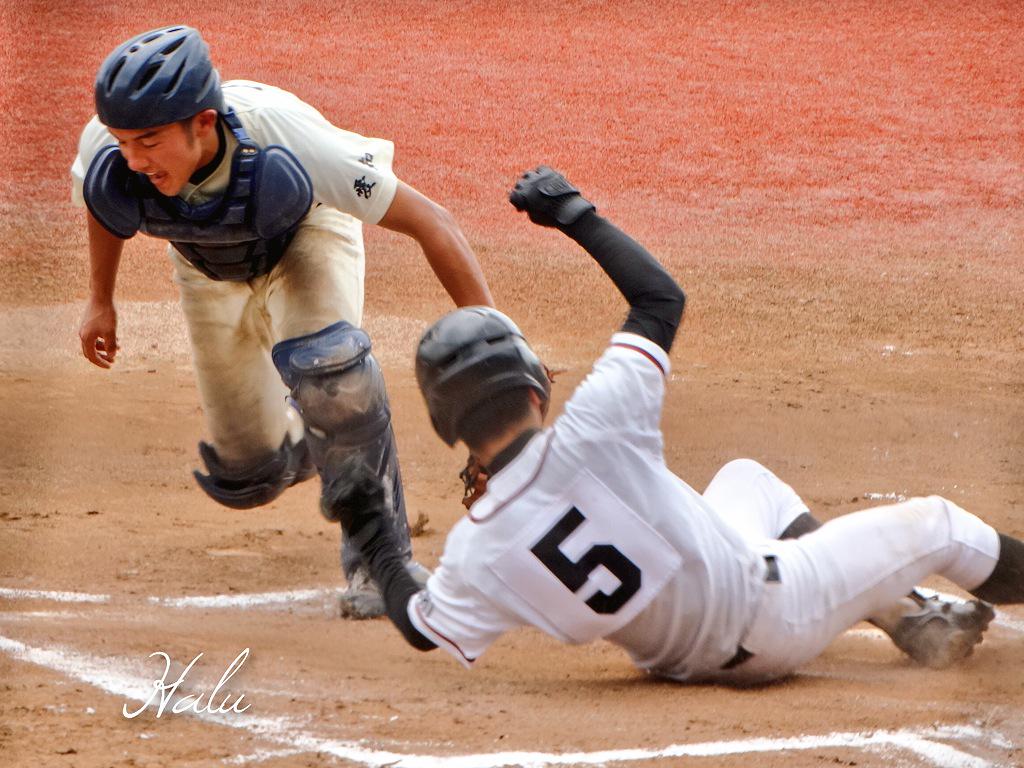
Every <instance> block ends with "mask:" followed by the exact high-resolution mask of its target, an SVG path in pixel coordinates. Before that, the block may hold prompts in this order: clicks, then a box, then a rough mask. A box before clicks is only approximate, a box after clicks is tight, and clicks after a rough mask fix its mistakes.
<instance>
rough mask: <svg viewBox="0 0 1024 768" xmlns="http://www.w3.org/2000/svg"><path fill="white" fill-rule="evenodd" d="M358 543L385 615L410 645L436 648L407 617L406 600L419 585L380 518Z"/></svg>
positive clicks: (417, 647)
mask: <svg viewBox="0 0 1024 768" xmlns="http://www.w3.org/2000/svg"><path fill="white" fill-rule="evenodd" d="M360 538H361V539H363V540H361V541H359V542H358V544H359V549H360V552H361V553H362V555H363V561H364V562H365V563H366V565H367V567H368V568H369V570H370V576H371V577H372V578H373V580H374V581H375V582H376V583H377V586H378V587H379V588H380V592H381V594H382V595H383V596H384V606H385V608H386V609H387V614H388V618H389V619H391V623H392V624H394V625H395V627H396V628H397V629H398V631H399V632H401V633H402V636H403V637H404V638H405V639H406V641H407V642H408V643H409V645H411V646H412V647H413V648H416V649H417V650H420V651H430V650H433V649H434V648H436V647H437V646H436V645H434V643H433V642H431V641H430V640H429V639H427V638H426V637H424V636H423V635H422V634H420V632H419V630H417V629H416V627H414V626H413V624H412V621H410V619H409V612H408V605H409V600H410V599H411V598H412V596H413V595H415V594H416V593H417V592H419V591H420V586H419V585H418V584H417V583H416V581H415V580H414V579H413V577H412V576H411V575H410V574H409V570H408V569H407V568H406V567H405V562H404V561H403V559H402V556H401V554H400V549H399V546H398V544H397V543H396V542H395V539H394V537H393V536H392V534H391V532H390V530H389V529H388V528H387V527H386V525H385V524H384V521H383V518H381V524H380V525H379V526H378V527H377V529H376V531H375V532H374V533H373V534H372V535H371V536H368V537H367V536H365V535H364V536H361V537H360Z"/></svg>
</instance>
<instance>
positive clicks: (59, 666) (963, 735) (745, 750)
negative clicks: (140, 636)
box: [0, 635, 1006, 768]
mask: <svg viewBox="0 0 1024 768" xmlns="http://www.w3.org/2000/svg"><path fill="white" fill-rule="evenodd" d="M0 650H2V651H4V652H5V653H7V654H8V655H9V656H11V657H13V658H15V659H17V660H20V661H25V662H28V663H31V664H35V665H37V666H41V667H45V668H47V669H50V670H52V671H56V672H60V673H62V674H64V675H66V676H68V677H71V678H73V679H75V680H79V681H81V682H84V683H87V684H89V685H92V686H94V687H96V688H99V689H100V690H102V691H105V692H106V693H110V694H113V695H116V696H120V697H122V698H125V699H128V700H131V701H135V702H140V703H141V702H148V701H149V700H150V699H151V697H152V695H153V691H154V681H153V680H152V679H147V678H145V677H142V676H140V675H133V674H130V673H127V672H125V671H123V670H122V669H120V664H119V663H118V662H117V661H116V660H111V659H106V658H99V657H95V656H91V655H89V654H85V653H81V652H78V651H75V650H71V649H66V648H60V647H50V648H40V647H33V646H29V645H27V644H25V643H22V642H20V641H18V640H15V639H12V638H8V637H4V636H2V635H0ZM172 706H173V704H169V705H168V711H170V707H172ZM151 708H155V702H154V704H153V705H151ZM187 714H188V715H189V716H190V717H193V718H196V719H198V720H201V721H205V722H209V723H213V724H216V725H221V726H226V727H230V728H234V729H237V730H242V731H246V732H248V733H250V734H253V735H255V736H258V737H261V738H263V739H266V740H267V741H270V742H273V743H275V744H277V745H278V746H279V747H281V748H282V749H277V750H262V751H259V752H256V753H255V754H252V755H248V756H245V757H242V758H232V759H231V760H230V761H228V760H225V761H224V762H225V763H227V764H232V763H234V764H240V763H246V762H261V761H264V760H269V759H272V758H274V757H278V756H283V755H285V754H287V755H296V754H305V753H311V752H316V753H321V754H328V755H331V756H333V757H337V758H340V759H344V760H349V761H351V762H355V763H360V764H362V765H367V766H379V765H384V764H386V765H389V766H394V768H506V767H508V766H548V765H602V764H606V763H626V762H636V761H639V760H659V759H667V758H678V757H694V758H699V757H720V756H726V755H743V754H752V753H759V752H789V751H798V750H807V749H841V748H845V749H865V750H871V751H878V750H882V751H891V750H899V751H905V752H912V753H914V754H916V755H917V756H918V757H920V758H921V759H923V760H925V761H927V762H928V763H929V764H931V765H935V766H939V767H940V768H991V767H992V766H994V764H993V763H992V762H990V761H988V760H986V759H984V758H981V757H978V756H976V755H972V754H970V753H968V752H965V751H963V750H961V749H957V748H956V747H955V746H953V745H951V744H948V743H945V742H946V741H972V740H974V741H979V740H980V741H985V742H988V743H990V744H996V745H999V744H1004V743H1005V741H1006V740H1005V738H1004V737H1003V736H1002V735H1001V734H998V733H994V732H990V731H985V730H982V729H980V728H978V727H977V726H974V725H951V726H936V727H931V728H917V729H900V730H895V731H873V732H845V733H844V732H838V733H829V734H824V735H818V736H795V737H789V738H757V739H744V740H736V741H714V742H703V743H696V744H672V745H669V746H667V747H663V748H661V749H614V750H602V751H598V752H568V753H561V754H559V753H547V752H496V753H490V754H487V753H480V754H472V755H416V754H403V753H400V752H393V751H389V750H378V749H372V748H369V747H367V746H365V745H364V744H363V743H361V742H355V741H351V740H343V739H331V738H324V737H322V736H318V735H316V734H314V733H312V732H311V731H309V730H306V729H305V726H306V725H307V723H308V721H309V718H305V719H302V720H300V719H297V718H289V717H257V716H250V715H249V714H247V713H243V714H234V713H231V714H220V713H210V712H199V713H196V712H194V711H187Z"/></svg>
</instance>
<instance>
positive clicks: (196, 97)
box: [96, 26, 224, 130]
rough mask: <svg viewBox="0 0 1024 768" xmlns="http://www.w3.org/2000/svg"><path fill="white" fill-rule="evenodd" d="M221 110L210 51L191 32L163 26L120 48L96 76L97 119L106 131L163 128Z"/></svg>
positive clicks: (200, 38) (201, 39) (190, 29)
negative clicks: (210, 110) (207, 111)
mask: <svg viewBox="0 0 1024 768" xmlns="http://www.w3.org/2000/svg"><path fill="white" fill-rule="evenodd" d="M204 109H216V110H217V111H218V112H223V111H224V95H223V94H222V93H221V89H220V75H218V74H217V70H216V69H214V68H213V62H211V61H210V49H209V48H208V47H207V45H206V43H205V42H204V41H203V38H202V37H201V36H200V35H199V32H197V31H196V30H194V29H192V28H191V27H183V26H176V27H163V28H162V29H154V30H151V31H149V32H144V33H143V34H141V35H137V36H135V37H133V38H132V39H131V40H128V41H127V42H124V43H121V45H119V46H118V47H117V48H115V49H114V52H113V53H111V54H110V55H109V56H107V58H106V60H105V61H104V62H103V64H102V65H101V66H100V71H99V72H98V73H97V74H96V114H97V115H99V118H100V122H101V123H103V124H104V125H105V126H107V127H108V128H122V129H126V130H134V129H139V128H152V127H153V126H155V125H166V124H167V123H173V122H176V121H178V120H184V119H185V118H188V117H192V115H196V114H198V113H200V112H202V111H203V110H204Z"/></svg>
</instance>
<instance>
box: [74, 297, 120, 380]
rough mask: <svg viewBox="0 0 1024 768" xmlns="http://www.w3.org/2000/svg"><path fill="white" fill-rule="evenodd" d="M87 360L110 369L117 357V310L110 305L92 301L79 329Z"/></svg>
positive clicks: (83, 351) (87, 306)
mask: <svg viewBox="0 0 1024 768" xmlns="http://www.w3.org/2000/svg"><path fill="white" fill-rule="evenodd" d="M78 338H79V339H80V340H81V342H82V354H83V355H85V359H86V360H88V361H89V362H90V363H92V364H93V365H98V366H99V367H100V368H109V367H110V366H112V365H113V364H114V358H115V357H116V356H117V310H116V309H114V305H113V304H110V303H102V302H94V301H90V302H89V303H88V304H87V305H86V307H85V314H84V315H83V316H82V324H81V326H79V329H78Z"/></svg>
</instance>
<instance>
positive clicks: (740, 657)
mask: <svg viewBox="0 0 1024 768" xmlns="http://www.w3.org/2000/svg"><path fill="white" fill-rule="evenodd" d="M764 562H765V565H767V566H768V569H767V570H766V571H765V572H764V580H765V583H766V584H778V583H779V582H781V581H782V578H781V577H780V576H779V564H778V562H776V560H775V555H765V556H764ZM752 658H754V654H752V653H751V652H750V651H748V650H747V649H746V648H744V647H743V646H742V645H737V646H736V655H735V656H733V657H732V658H731V659H729V660H728V661H727V662H725V664H723V665H722V666H721V667H719V669H733V668H735V667H738V666H739V665H740V664H742V663H743V662H745V661H750V660H751V659H752Z"/></svg>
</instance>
